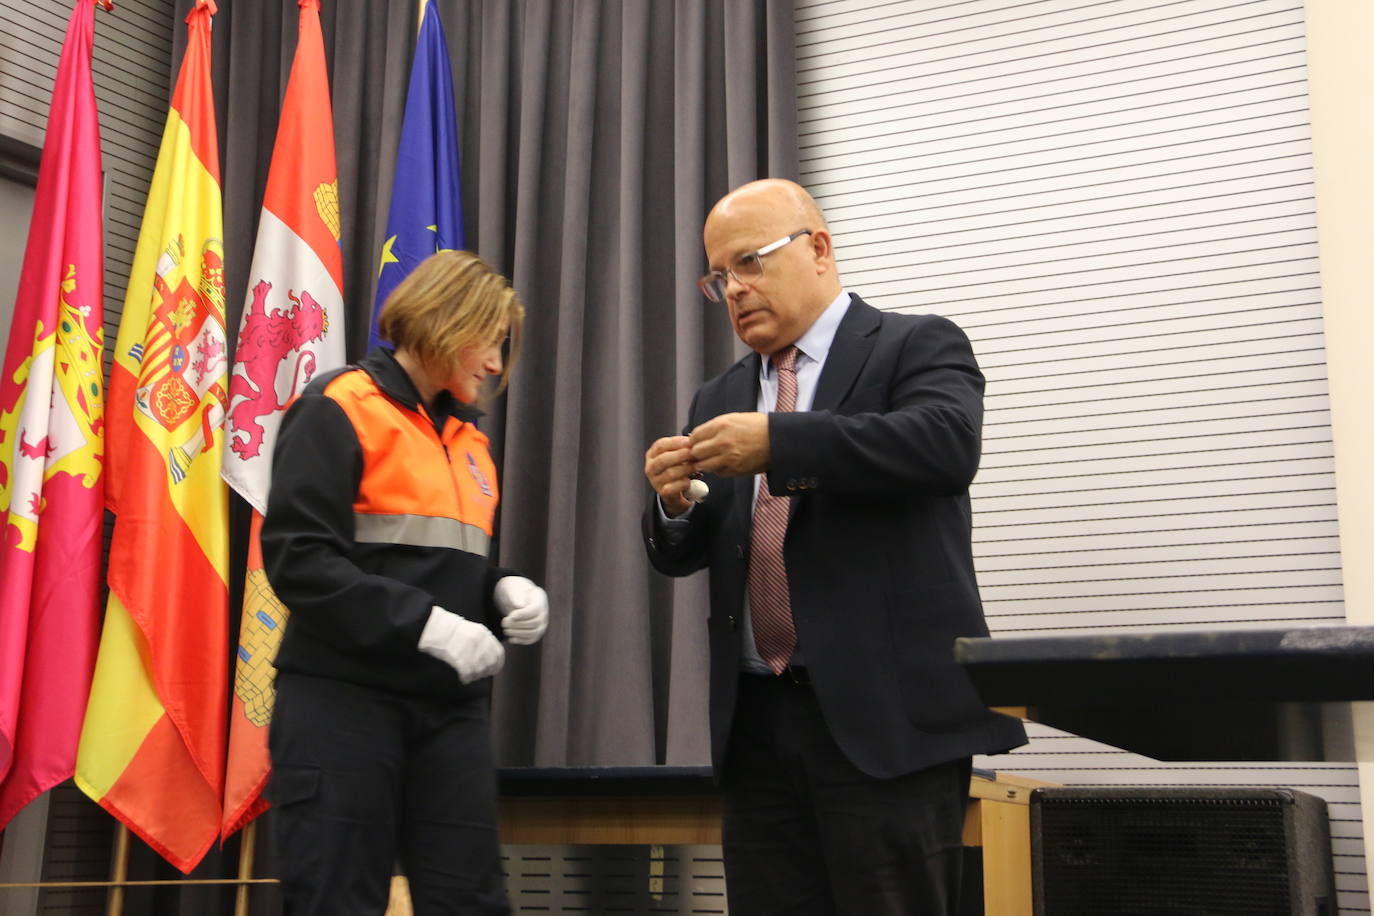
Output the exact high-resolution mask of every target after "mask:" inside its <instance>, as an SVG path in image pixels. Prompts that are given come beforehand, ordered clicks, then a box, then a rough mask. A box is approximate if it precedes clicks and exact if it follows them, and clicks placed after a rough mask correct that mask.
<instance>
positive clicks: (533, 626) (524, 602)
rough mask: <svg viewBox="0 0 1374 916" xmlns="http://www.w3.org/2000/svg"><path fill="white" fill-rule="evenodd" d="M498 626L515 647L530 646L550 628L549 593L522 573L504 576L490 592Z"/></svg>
mask: <svg viewBox="0 0 1374 916" xmlns="http://www.w3.org/2000/svg"><path fill="white" fill-rule="evenodd" d="M492 597H493V598H494V599H495V601H496V609H497V610H498V611H500V612H501V615H502V616H501V629H502V631H503V632H505V634H506V639H508V640H510V641H511V643H513V644H514V645H517V646H532V645H534V644H535V643H537V642H539V639H540V637H542V636H543V635H544V631H545V630H547V629H548V628H549V596H548V594H547V593H546V592H545V591H544V590H543V589H542V588H540V587H539V586H537V585H535V584H534V583H533V582H531V581H530V580H529V579H526V578H525V577H524V576H503V577H502V578H501V580H500V581H498V582H497V583H496V589H495V591H494V592H493V593H492Z"/></svg>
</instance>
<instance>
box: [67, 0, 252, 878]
mask: <svg viewBox="0 0 1374 916" xmlns="http://www.w3.org/2000/svg"><path fill="white" fill-rule="evenodd" d="M214 12H215V3H214V0H197V2H196V6H195V8H194V9H192V11H191V13H190V15H188V16H187V17H186V22H187V27H188V36H189V39H188V43H187V47H186V54H185V57H184V59H183V60H182V62H181V71H180V73H179V74H178V76H177V82H176V87H175V89H174V90H173V92H172V104H171V109H170V111H169V112H168V114H167V124H166V128H165V130H164V132H163V135H162V146H161V148H160V149H159V151H158V158H157V165H156V166H155V168H154V170H153V180H152V185H151V187H150V188H149V190H148V201H147V204H146V206H145V209H144V213H143V226H142V228H141V230H140V232H139V237H138V246H137V248H136V249H135V252H134V261H133V265H132V267H131V269H130V273H129V286H128V290H127V291H126V293H125V298H124V311H123V315H122V318H121V320H120V326H119V335H118V339H117V341H116V344H115V351H114V366H113V368H112V370H111V372H110V397H109V403H108V405H107V408H108V409H107V411H106V414H107V417H108V428H107V429H106V437H107V442H108V445H109V453H110V461H109V462H108V463H107V466H106V471H107V481H106V504H107V505H108V506H109V508H111V509H112V510H113V511H114V513H115V527H114V532H113V535H112V538H111V543H110V561H109V574H108V583H109V587H110V595H109V603H108V604H107V606H106V611H105V624H104V629H103V631H102V633H101V637H100V651H99V655H98V656H97V659H96V666H95V679H94V682H93V684H92V687H91V696H90V702H89V704H88V705H87V708H86V720H85V722H84V724H83V726H82V730H81V744H80V748H79V750H78V753H77V761H76V782H77V785H79V786H80V787H81V789H82V791H84V792H85V793H86V794H87V795H89V796H90V797H91V798H93V799H94V800H96V801H97V802H99V803H100V804H101V806H103V807H104V808H105V809H106V810H107V811H109V812H110V813H111V814H113V815H114V816H115V817H117V818H119V820H121V821H123V822H124V823H125V824H126V825H127V826H128V827H129V829H130V830H132V831H133V832H135V833H136V834H138V835H139V836H140V837H142V838H143V840H144V841H145V842H147V843H148V845H149V846H151V847H152V848H153V849H155V850H157V851H158V853H159V854H161V855H162V856H163V858H165V859H167V861H169V862H171V863H172V864H173V865H175V866H176V867H177V868H179V869H181V870H182V871H183V872H188V871H190V870H191V869H192V868H194V867H195V865H196V863H197V862H199V861H200V859H201V858H202V857H203V856H204V855H205V852H206V851H207V850H208V849H209V848H210V845H211V843H213V842H214V840H215V838H216V837H217V836H218V835H219V827H220V813H221V804H222V800H223V797H224V753H225V725H226V719H227V699H226V695H227V691H226V689H225V687H226V685H227V683H228V658H227V656H228V648H229V647H228V603H229V599H228V589H227V587H226V576H227V572H228V565H229V550H228V506H227V503H228V491H227V489H226V487H225V485H224V481H223V480H222V479H221V478H220V469H221V463H222V462H221V455H222V447H223V420H224V414H225V410H226V408H227V400H228V398H227V391H226V385H227V374H228V365H227V362H226V358H227V355H228V354H227V347H226V344H227V341H226V337H225V328H224V261H223V259H224V250H223V241H222V239H223V231H222V219H223V217H222V210H221V196H220V181H219V155H218V152H217V143H218V141H217V138H216V132H215V118H214V103H213V99H212V97H211V87H210V17H211V16H212V15H213V14H214Z"/></svg>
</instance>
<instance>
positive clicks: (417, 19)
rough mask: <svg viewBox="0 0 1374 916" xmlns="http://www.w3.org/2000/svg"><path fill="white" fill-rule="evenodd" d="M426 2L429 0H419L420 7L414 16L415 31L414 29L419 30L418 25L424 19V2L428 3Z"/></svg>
mask: <svg viewBox="0 0 1374 916" xmlns="http://www.w3.org/2000/svg"><path fill="white" fill-rule="evenodd" d="M428 2H429V0H420V9H419V12H418V13H417V15H416V17H415V31H416V32H419V31H420V25H421V24H422V23H423V22H424V21H425V4H426V3H428Z"/></svg>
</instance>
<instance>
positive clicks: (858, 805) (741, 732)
mask: <svg viewBox="0 0 1374 916" xmlns="http://www.w3.org/2000/svg"><path fill="white" fill-rule="evenodd" d="M971 764H972V761H971V760H970V759H969V758H964V759H961V760H956V761H953V762H951V763H946V764H941V765H938V766H934V767H930V768H928V769H925V770H919V771H917V772H915V773H910V774H907V775H905V776H900V777H897V778H895V779H875V778H873V777H871V776H868V775H867V774H865V773H863V772H862V771H860V770H859V769H858V768H857V767H855V766H854V765H853V764H852V763H850V762H849V759H848V758H847V757H846V756H845V755H844V752H843V751H841V750H840V748H839V746H838V745H836V743H835V740H834V739H833V738H832V737H831V734H830V729H829V728H827V727H826V724H825V720H824V719H823V718H822V716H821V710H820V706H819V705H818V703H817V701H816V696H815V693H814V692H813V691H812V689H811V686H810V683H809V679H808V678H807V676H806V673H805V671H804V670H802V671H799V672H796V673H794V672H793V671H791V670H788V671H784V672H783V674H782V675H780V676H777V677H769V676H761V675H753V674H742V675H741V676H740V688H739V696H738V699H737V700H736V706H735V718H734V722H733V725H732V726H731V733H730V743H729V747H728V748H727V752H726V757H725V765H724V771H723V774H722V780H721V787H722V790H723V793H724V822H723V824H722V830H723V837H722V838H723V842H724V846H725V877H726V892H727V895H728V898H729V904H730V914H731V916H773V914H777V916H782V914H788V916H812V914H815V916H822V914H826V916H830V914H853V916H927V914H929V916H944V914H954V913H957V912H958V906H959V880H960V873H961V869H962V861H963V825H964V809H965V806H966V805H967V798H968V783H969V775H970V770H971Z"/></svg>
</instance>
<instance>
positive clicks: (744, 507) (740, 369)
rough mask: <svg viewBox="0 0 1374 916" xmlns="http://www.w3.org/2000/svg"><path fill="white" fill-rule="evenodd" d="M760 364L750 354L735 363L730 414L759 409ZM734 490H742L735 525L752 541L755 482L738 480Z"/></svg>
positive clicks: (729, 382)
mask: <svg viewBox="0 0 1374 916" xmlns="http://www.w3.org/2000/svg"><path fill="white" fill-rule="evenodd" d="M759 360H760V357H759V355H758V354H757V353H750V354H749V355H748V356H746V357H745V358H744V359H742V360H740V361H739V362H737V363H735V365H734V368H733V369H731V370H730V375H729V377H728V378H727V379H726V380H725V410H726V412H727V413H751V412H753V411H755V410H758V406H759ZM730 484H731V486H734V487H738V488H739V489H738V491H737V492H736V494H735V495H736V498H735V499H734V501H733V502H734V513H735V518H734V523H735V525H736V526H737V528H738V530H739V531H741V532H743V535H742V536H743V537H744V538H746V539H747V538H748V537H749V532H750V528H751V526H752V525H753V514H754V511H753V510H754V478H753V477H735V478H733V479H731V481H730Z"/></svg>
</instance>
